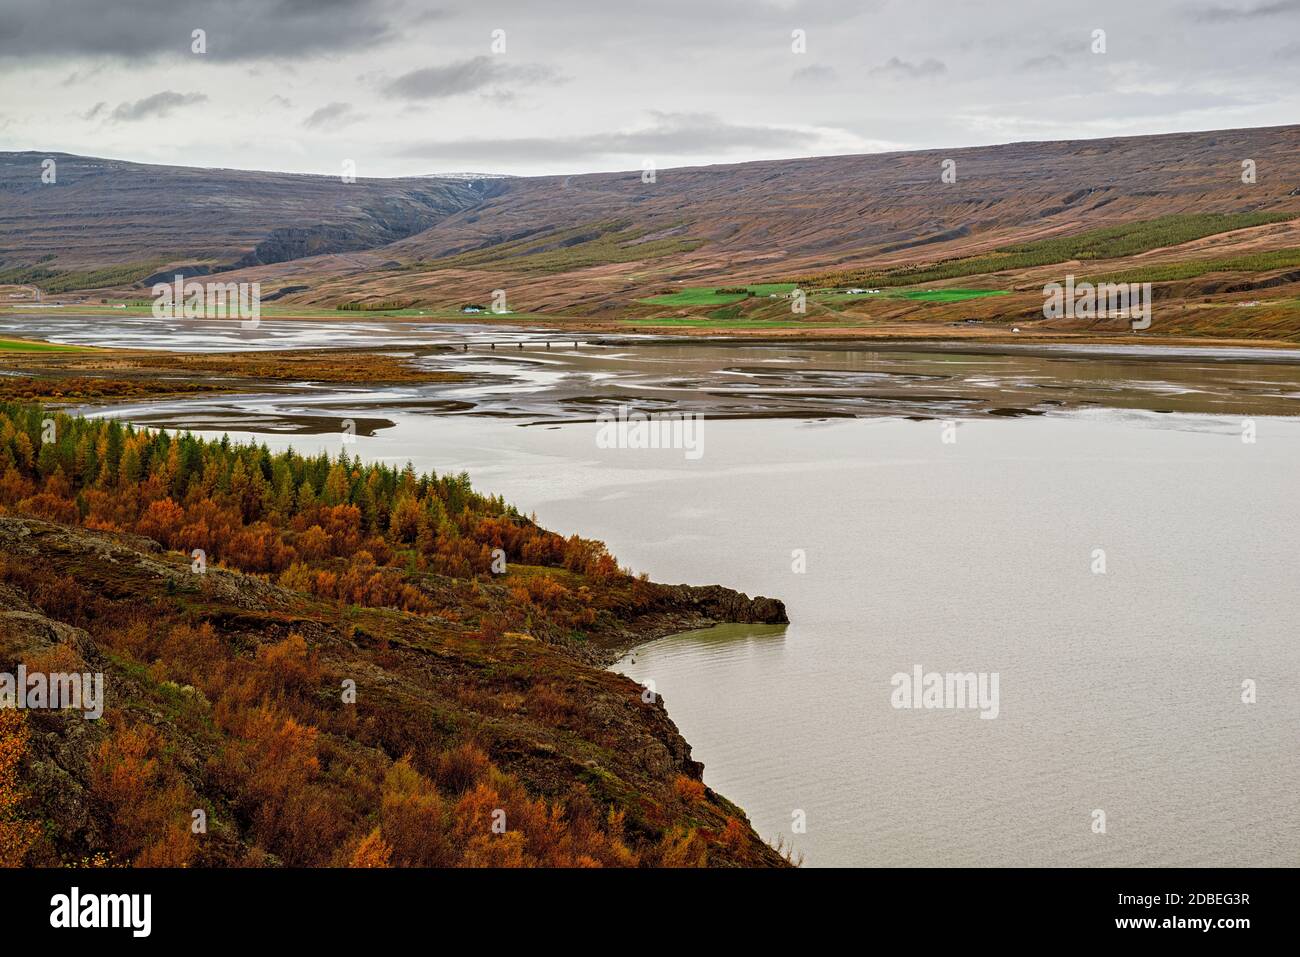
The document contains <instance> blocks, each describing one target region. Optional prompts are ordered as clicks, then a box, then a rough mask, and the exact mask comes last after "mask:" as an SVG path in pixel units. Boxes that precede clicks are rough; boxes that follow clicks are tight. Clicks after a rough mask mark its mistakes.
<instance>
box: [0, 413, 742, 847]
mask: <svg viewBox="0 0 1300 957" xmlns="http://www.w3.org/2000/svg"><path fill="white" fill-rule="evenodd" d="M5 513H9V514H18V515H29V516H35V517H38V518H43V519H46V520H50V521H55V522H60V523H63V524H66V525H81V526H85V527H87V528H91V529H97V530H103V531H108V532H114V533H128V534H134V535H139V536H144V537H146V538H149V539H152V540H153V541H156V542H157V543H158V544H159V545H160V546H162V548H163V549H166V550H171V551H173V552H179V553H181V556H183V558H181V557H180V556H175V555H173V556H172V558H171V559H170V561H171V562H172V567H173V568H177V569H180V570H182V574H181V575H179V576H178V577H177V578H176V579H174V580H172V581H171V583H170V585H169V586H168V588H169V589H171V590H170V591H169V592H168V593H167V594H168V595H171V596H172V597H171V598H163V599H159V598H158V597H157V596H156V595H154V596H153V597H148V598H143V599H142V598H140V597H139V596H130V597H128V598H120V597H117V596H106V595H105V594H103V593H102V590H100V591H96V590H95V589H93V588H88V587H84V586H83V583H82V582H81V581H79V580H78V578H77V576H76V575H72V574H57V573H53V572H51V571H49V570H48V569H44V570H42V569H35V568H32V567H28V566H27V565H25V564H22V563H15V562H9V561H7V560H6V559H5V558H4V557H3V556H0V582H2V583H3V584H4V585H5V586H6V587H9V588H13V589H15V590H16V591H17V592H18V593H20V594H21V595H22V596H23V597H24V599H25V600H27V601H29V602H31V604H33V605H34V606H36V607H39V608H40V609H41V610H42V612H43V613H44V614H45V615H47V616H49V617H51V618H54V619H57V620H60V621H63V622H66V623H68V624H71V625H74V626H76V627H78V628H82V629H85V630H86V631H87V632H88V633H89V634H90V636H91V638H92V639H93V641H94V642H95V644H96V645H97V646H98V647H99V648H100V649H101V650H102V651H103V652H104V653H105V654H106V655H108V656H109V657H110V658H111V660H112V662H113V664H114V667H115V668H121V669H125V670H126V672H127V673H129V674H130V676H131V679H130V680H131V682H132V685H131V688H132V689H133V690H131V691H130V693H129V694H126V695H125V698H124V697H123V692H121V690H120V688H119V691H118V692H117V696H116V697H114V698H112V702H113V706H112V707H110V710H109V711H108V712H107V713H106V715H105V718H104V720H103V721H102V722H98V723H97V725H99V727H96V728H95V729H94V731H93V732H92V733H93V734H96V735H98V737H97V738H95V739H94V744H93V746H92V747H91V748H90V751H89V759H88V772H87V774H88V777H87V781H86V784H87V789H86V790H87V794H88V800H89V801H90V802H91V803H92V806H93V808H94V809H95V810H96V812H98V814H99V819H100V820H101V821H102V841H101V842H100V843H99V844H98V846H94V847H91V848H88V849H86V850H88V851H89V853H88V854H86V858H87V859H89V860H94V861H103V862H111V863H113V864H134V865H137V866H201V865H204V864H209V863H222V864H242V865H254V866H258V865H268V864H284V865H291V866H352V867H450V866H476V867H491V866H507V867H521V866H561V867H590V866H635V865H638V864H639V865H651V866H696V865H702V864H705V863H708V860H709V848H710V847H711V846H717V847H721V846H724V845H723V844H722V843H720V842H723V841H725V842H726V846H731V845H736V846H739V845H740V844H742V843H743V839H744V837H745V835H746V833H747V832H745V831H744V830H743V829H740V827H739V825H738V824H737V825H730V824H726V825H725V826H724V823H718V825H717V827H716V829H715V830H716V833H715V832H714V831H710V830H709V829H707V828H702V827H697V826H694V825H690V826H687V825H681V824H679V823H676V819H675V818H672V817H671V815H670V814H669V813H668V812H661V811H660V810H658V807H659V805H658V804H657V803H655V802H654V801H652V802H650V803H649V804H647V805H645V806H640V805H639V804H637V803H636V802H635V801H633V802H629V800H628V799H627V798H626V797H625V796H624V795H621V794H620V795H618V797H617V799H615V798H613V797H611V796H610V795H609V794H599V795H598V796H593V794H592V793H591V792H590V791H589V789H588V783H591V784H594V785H597V786H599V784H600V781H599V779H598V778H596V777H592V778H590V780H589V781H588V780H587V779H584V778H582V777H581V776H579V775H577V774H574V773H573V772H570V774H572V775H573V779H572V780H570V781H568V782H567V783H566V784H565V786H563V787H554V786H547V787H545V788H543V789H542V791H541V792H539V793H534V792H530V790H529V788H528V787H526V786H525V784H524V783H523V781H521V779H520V777H519V776H518V775H517V774H516V773H511V772H510V771H507V770H504V769H503V767H502V766H501V765H500V763H498V760H494V758H493V757H492V755H493V754H495V753H497V752H494V751H492V727H491V721H490V719H491V718H492V717H514V718H516V719H517V720H519V721H527V722H533V724H531V725H529V727H537V728H541V729H543V730H544V732H545V733H551V732H554V733H557V734H571V735H581V736H582V737H583V740H586V741H594V742H598V743H599V746H602V747H609V748H614V747H617V746H618V742H617V741H616V740H613V739H612V737H611V735H610V734H609V732H608V731H607V730H606V724H607V720H606V717H605V716H600V717H596V718H593V717H592V716H590V715H589V714H588V712H587V709H586V708H585V707H584V706H583V698H584V695H585V694H586V692H585V691H584V689H583V688H582V687H580V686H579V682H577V681H575V680H574V679H573V677H572V676H573V675H574V674H575V672H574V671H572V670H567V671H566V670H563V669H561V670H559V671H557V672H556V673H553V674H535V673H530V672H529V671H528V670H527V667H526V663H525V664H518V663H516V662H508V661H507V658H508V655H506V654H505V653H504V652H500V655H501V656H500V657H498V653H499V648H500V646H501V644H503V643H504V644H507V645H510V643H511V642H513V643H514V644H518V643H519V642H520V641H521V640H522V639H520V638H519V636H520V635H521V634H522V635H524V636H525V637H531V636H532V635H535V634H543V635H549V636H558V637H561V638H563V639H565V640H572V639H573V636H575V635H577V636H579V637H580V636H581V634H582V632H583V630H584V629H588V628H591V627H593V626H594V625H595V624H596V622H597V620H598V618H599V617H600V616H601V615H602V614H605V613H607V612H609V611H610V609H611V608H617V610H618V611H620V612H622V611H626V610H627V608H628V607H633V608H639V607H641V606H642V605H646V606H648V604H649V603H650V601H651V597H650V592H649V591H648V588H649V586H647V585H646V584H645V583H643V582H639V581H637V580H635V579H632V578H630V577H629V576H628V575H627V574H626V573H625V572H623V571H622V570H620V569H619V567H618V566H617V564H616V563H615V561H614V560H613V558H612V557H611V556H610V555H609V554H608V553H607V552H606V551H605V549H604V547H603V546H601V545H600V544H599V543H596V542H591V541H587V540H584V539H580V538H577V537H571V538H564V537H561V536H559V535H556V534H554V533H552V532H548V531H546V530H545V529H542V528H540V527H538V526H537V525H536V524H535V523H534V522H533V521H531V520H530V519H528V518H525V517H524V516H521V515H519V514H518V513H517V512H516V511H515V510H514V509H513V508H511V507H509V506H507V505H506V504H505V503H504V502H503V501H502V500H501V499H500V498H496V497H489V496H483V495H480V494H478V493H476V492H474V491H473V490H472V489H471V487H470V485H469V482H468V479H467V477H466V476H465V475H463V474H460V475H442V476H439V475H434V474H423V475H419V474H416V472H415V471H414V469H413V468H411V467H410V466H408V467H406V468H405V469H396V468H392V467H389V466H386V465H377V464H363V463H361V462H359V461H355V460H351V459H349V458H347V457H345V456H341V457H339V458H337V459H331V458H329V457H327V456H324V455H321V456H315V457H310V456H302V455H299V454H296V453H293V452H287V453H280V454H274V455H273V454H271V453H270V452H269V451H268V450H267V448H266V447H265V446H262V445H257V444H245V445H239V444H233V443H231V442H229V441H227V440H224V439H223V440H220V441H213V440H203V439H199V438H196V437H194V436H191V435H188V434H185V435H170V434H168V433H165V432H155V431H142V430H135V429H132V428H130V427H128V426H124V425H122V424H121V423H119V422H117V421H114V420H86V419H81V418H73V417H68V416H65V415H62V414H47V413H43V412H42V411H40V410H38V409H33V408H28V407H23V406H17V405H6V404H0V514H5ZM498 549H499V550H500V552H497V554H504V555H506V556H508V561H509V570H508V571H507V572H505V573H504V574H500V570H499V569H494V568H493V564H494V551H495V550H498ZM195 550H202V552H203V553H204V558H205V560H206V562H207V563H208V565H209V566H212V567H221V566H224V567H226V568H230V569H235V570H238V571H241V572H244V573H248V574H252V575H258V576H261V577H262V578H263V579H265V580H266V581H268V582H273V583H275V584H277V585H279V586H282V588H286V589H289V592H287V593H278V594H288V595H290V596H291V597H293V599H294V603H295V604H293V606H292V607H293V608H294V609H295V611H296V610H297V609H298V608H299V607H300V606H301V607H302V608H304V609H307V610H306V611H304V612H303V614H302V615H301V617H298V616H296V614H295V615H288V614H286V615H285V616H284V617H283V618H272V617H268V618H265V619H262V620H258V621H252V622H251V623H249V624H247V625H245V624H243V623H241V621H240V616H241V615H245V614H247V615H248V616H250V617H255V616H254V614H253V612H248V611H246V610H244V611H241V610H238V609H229V608H226V607H224V606H223V607H221V608H220V609H218V612H219V613H217V614H213V613H212V612H213V609H214V608H215V607H216V606H215V605H213V604H205V602H207V600H208V599H207V593H208V588H207V583H206V582H205V580H204V576H199V575H194V576H190V575H189V574H188V571H187V570H186V566H187V565H188V563H189V561H190V559H191V557H192V556H193V554H194V552H195ZM498 577H500V579H501V580H500V582H499V584H497V583H494V584H492V585H491V586H488V585H487V583H488V582H489V581H492V582H495V581H496V579H497V578H498ZM177 581H182V582H183V584H179V585H178V584H177ZM173 593H174V594H173ZM182 593H183V594H182ZM295 593H297V594H296V595H295ZM494 596H495V597H494ZM276 607H277V608H280V607H283V606H282V605H277V606H276ZM358 607H367V608H371V609H385V611H382V612H370V613H368V614H371V615H372V616H382V617H383V620H384V621H385V622H389V621H401V620H412V619H416V620H418V619H427V620H428V621H430V622H436V623H437V626H438V628H439V629H441V630H440V631H439V632H438V633H439V634H450V635H453V636H454V640H455V641H457V642H463V643H464V644H465V645H466V646H467V647H471V648H480V649H487V650H486V651H484V652H483V658H482V662H483V663H482V665H481V667H479V668H478V669H477V670H474V671H471V672H469V673H468V676H467V677H464V678H463V679H462V678H460V677H458V678H457V680H455V681H454V682H453V681H449V682H448V684H447V686H446V687H445V688H444V689H443V690H442V691H440V692H439V694H440V695H441V696H442V697H438V696H435V697H434V698H433V700H434V701H435V703H436V705H437V707H433V708H431V707H430V705H429V699H427V698H425V699H420V701H419V703H418V705H417V704H411V703H408V702H406V700H405V699H404V698H403V697H402V694H401V692H400V691H399V690H393V691H391V692H390V693H387V696H386V697H384V698H383V700H382V701H381V702H378V703H376V702H375V700H374V697H373V696H372V698H371V699H368V700H367V701H365V702H363V703H362V704H361V705H359V706H355V707H354V706H348V705H345V704H343V703H342V702H341V700H340V693H339V691H340V687H341V683H342V682H343V679H345V678H349V677H353V676H355V675H357V674H358V673H360V674H363V675H366V676H370V678H371V680H372V687H373V686H375V685H376V684H379V685H381V686H384V687H387V685H386V684H384V683H385V682H391V681H393V680H394V679H393V676H392V675H385V674H381V672H382V670H383V669H385V668H387V667H389V666H390V665H392V664H393V663H395V662H397V663H400V662H402V661H408V663H409V652H407V651H404V650H403V649H402V648H401V647H400V645H399V644H398V643H396V642H394V643H390V640H389V636H388V634H387V633H386V632H382V630H381V633H379V634H374V633H371V631H368V630H367V628H368V627H369V626H367V627H366V628H363V627H360V626H354V625H352V624H350V623H349V622H350V621H351V620H352V616H353V615H354V613H355V610H356V609H357V608H358ZM387 609H396V610H397V611H396V612H393V611H388V610H387ZM403 613H405V614H403ZM422 634H423V633H422ZM331 642H333V645H331V644H330V643H331ZM340 642H342V643H345V644H347V645H348V648H347V652H346V654H347V655H348V656H351V657H349V659H348V660H349V661H350V662H352V663H355V662H357V661H361V662H362V664H359V665H357V666H356V668H355V669H353V670H350V671H348V672H345V673H340V672H339V670H338V661H339V658H338V645H339V643H340ZM331 647H333V649H334V651H335V656H334V657H332V658H331V657H330V655H329V654H328V653H326V652H328V651H329V650H330V648H331ZM510 647H514V645H510ZM323 649H324V650H323ZM363 652H364V656H363ZM441 653H442V651H441V650H439V652H438V654H435V655H432V656H430V657H428V658H422V659H420V660H419V664H418V665H416V666H412V667H416V668H425V667H430V668H432V667H438V666H439V665H438V663H439V662H440V661H441V658H440V657H439V656H438V655H439V654H441ZM403 655H407V656H408V657H407V658H404V657H403ZM476 660H478V659H476ZM565 660H566V661H567V660H568V659H565ZM350 667H351V666H350ZM377 674H379V675H380V677H375V675H377ZM584 680H585V679H584ZM629 698H630V701H631V703H630V704H629V705H628V707H630V708H634V709H635V708H640V707H642V704H641V703H640V699H639V695H630V696H629ZM457 708H459V709H460V710H457V711H454V717H448V715H451V714H452V713H453V710H454V709H457ZM431 712H432V713H431ZM469 715H472V718H471V717H467V716H469ZM485 716H486V717H485ZM28 740H29V739H28V732H27V729H26V726H25V724H24V723H23V720H22V719H21V718H18V717H15V715H14V713H13V712H5V711H2V710H0V864H16V863H22V862H23V861H24V859H25V858H26V859H30V858H31V856H32V853H35V851H41V853H42V854H44V855H45V856H44V858H43V860H44V861H45V862H49V861H50V860H51V853H52V852H50V851H49V848H48V847H46V848H44V849H42V845H41V840H42V838H41V837H40V835H39V827H38V826H36V825H35V824H33V823H32V822H31V821H29V820H27V819H26V818H24V817H23V816H22V814H21V813H20V811H21V807H20V805H21V802H20V797H21V791H20V788H19V778H18V769H19V767H20V764H21V762H22V760H23V755H24V754H25V752H26V748H27V746H28ZM182 742H183V743H182ZM543 746H544V745H543V743H541V742H539V743H538V747H539V748H543ZM545 747H549V745H547V746H545ZM539 753H542V752H539ZM662 790H663V794H662V795H661V796H660V798H662V801H663V802H665V804H671V805H672V807H673V809H674V810H673V811H672V812H671V814H675V815H678V816H681V815H682V814H684V813H689V815H690V816H695V815H698V814H699V813H702V805H703V804H704V803H705V802H706V796H705V791H704V788H703V785H702V784H700V783H699V782H698V781H696V780H694V779H691V778H688V777H685V776H681V777H679V778H677V779H676V781H675V782H670V781H663V782H662ZM657 800H659V798H656V801H657ZM629 808H630V809H631V810H632V811H633V812H634V813H635V815H636V818H635V820H634V821H631V822H630V819H629V818H628V816H627V815H628V811H629ZM684 808H685V809H688V812H687V811H683V810H682V809H684ZM196 812H202V814H201V816H202V817H203V818H204V819H205V820H206V821H207V825H208V831H207V832H206V833H204V832H200V831H195V830H194V829H193V828H192V826H191V825H192V822H193V821H194V820H195V819H196V817H195V816H196ZM214 847H219V848H220V850H219V851H218V850H214V849H213V848H214ZM33 849H35V851H34V850H33Z"/></svg>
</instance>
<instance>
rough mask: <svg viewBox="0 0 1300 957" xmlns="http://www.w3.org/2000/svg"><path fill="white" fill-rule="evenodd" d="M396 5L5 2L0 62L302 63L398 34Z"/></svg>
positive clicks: (267, 0)
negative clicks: (201, 46)
mask: <svg viewBox="0 0 1300 957" xmlns="http://www.w3.org/2000/svg"><path fill="white" fill-rule="evenodd" d="M397 9H398V8H397V7H396V6H395V4H394V2H393V0H5V9H4V11H3V12H0V58H5V57H7V58H14V59H20V58H21V59H45V58H52V57H60V56H79V55H80V56H94V57H133V58H144V59H152V58H154V57H160V56H161V57H167V56H171V57H182V56H185V57H188V56H194V55H195V54H193V53H192V52H191V49H190V47H191V42H192V41H191V34H192V32H193V31H194V30H196V29H202V30H205V31H206V32H207V54H206V56H208V57H211V58H213V59H222V60H232V59H234V60H243V59H259V58H272V57H276V58H279V57H284V58H298V57H301V56H304V55H311V54H316V53H330V52H341V51H347V50H356V49H364V48H366V47H369V46H373V45H374V44H376V43H379V42H380V41H382V40H385V39H387V38H388V37H389V36H390V35H391V34H392V32H393V29H394V27H393V22H394V13H395V11H397Z"/></svg>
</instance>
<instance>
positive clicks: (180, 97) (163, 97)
mask: <svg viewBox="0 0 1300 957" xmlns="http://www.w3.org/2000/svg"><path fill="white" fill-rule="evenodd" d="M207 98H208V97H207V94H204V93H177V92H176V91H175V90H163V91H162V92H161V93H155V94H154V95H153V96H146V97H145V98H144V99H142V100H136V101H135V102H134V103H120V104H118V106H117V108H116V109H114V110H113V121H114V122H115V123H122V122H127V123H132V122H135V121H137V120H146V119H149V118H151V117H155V116H166V115H167V114H169V113H171V112H172V111H174V110H176V109H179V108H180V107H182V106H190V105H192V104H194V103H203V102H206V101H207ZM96 110H98V107H96ZM92 112H93V111H92Z"/></svg>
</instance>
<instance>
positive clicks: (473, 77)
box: [383, 56, 560, 100]
mask: <svg viewBox="0 0 1300 957" xmlns="http://www.w3.org/2000/svg"><path fill="white" fill-rule="evenodd" d="M559 80H560V75H559V73H558V72H557V71H555V70H553V69H551V68H550V67H545V66H538V65H529V64H524V65H519V66H516V65H513V64H508V63H505V62H502V60H501V58H500V57H496V56H476V57H474V58H473V59H470V60H461V61H459V62H456V63H448V64H447V65H445V66H426V67H424V68H422V69H419V70H412V71H411V72H410V73H403V74H402V75H401V76H399V77H397V79H395V80H389V81H388V82H387V83H385V84H384V86H383V92H384V93H385V94H387V95H388V96H393V97H398V98H401V99H405V100H437V99H442V98H444V97H449V96H458V95H460V94H462V93H473V92H474V91H476V90H487V89H488V88H490V87H493V86H495V85H498V84H502V85H504V84H506V83H515V84H536V83H557V82H559Z"/></svg>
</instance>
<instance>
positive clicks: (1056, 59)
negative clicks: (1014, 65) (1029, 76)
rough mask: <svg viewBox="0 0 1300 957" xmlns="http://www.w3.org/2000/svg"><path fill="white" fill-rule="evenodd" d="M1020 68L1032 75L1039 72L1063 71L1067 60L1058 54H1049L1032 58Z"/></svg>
mask: <svg viewBox="0 0 1300 957" xmlns="http://www.w3.org/2000/svg"><path fill="white" fill-rule="evenodd" d="M1019 68H1020V69H1021V70H1027V71H1029V72H1031V73H1032V72H1036V71H1038V70H1063V69H1065V58H1064V57H1062V56H1060V55H1058V54H1056V53H1047V54H1044V55H1043V56H1035V57H1030V58H1029V59H1028V60H1025V61H1024V62H1023V63H1021V64H1020V67H1019Z"/></svg>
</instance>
